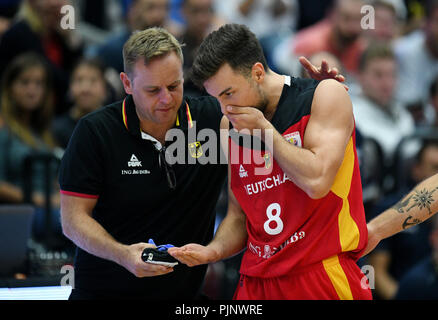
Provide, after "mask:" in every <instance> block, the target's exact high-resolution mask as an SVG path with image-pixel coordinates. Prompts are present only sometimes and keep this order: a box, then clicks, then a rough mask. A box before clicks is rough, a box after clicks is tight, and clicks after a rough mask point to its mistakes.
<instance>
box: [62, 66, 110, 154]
mask: <svg viewBox="0 0 438 320" xmlns="http://www.w3.org/2000/svg"><path fill="white" fill-rule="evenodd" d="M104 73H105V69H104V67H103V65H102V64H101V63H100V61H99V60H96V59H83V60H81V61H80V62H79V63H78V65H77V66H76V67H75V68H74V69H73V73H72V77H71V81H70V95H71V98H72V100H73V107H72V108H71V109H70V110H69V111H68V112H66V113H65V114H63V115H61V116H59V117H57V118H56V119H55V120H54V122H53V135H54V137H55V140H56V142H57V144H58V145H59V146H60V147H61V148H63V149H65V148H66V147H67V144H68V141H69V140H70V137H71V134H72V133H73V130H74V128H75V126H76V123H77V122H78V121H79V119H80V118H82V117H83V116H84V115H86V114H87V113H90V112H92V111H94V110H96V109H98V108H99V107H101V106H103V105H104V104H105V102H106V98H107V97H108V90H107V89H108V88H107V83H106V81H105V76H104Z"/></svg>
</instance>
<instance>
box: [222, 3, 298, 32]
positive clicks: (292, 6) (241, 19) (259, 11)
mask: <svg viewBox="0 0 438 320" xmlns="http://www.w3.org/2000/svg"><path fill="white" fill-rule="evenodd" d="M216 6H217V11H218V13H219V14H220V15H221V16H223V17H226V18H227V19H228V20H230V22H232V23H238V24H244V25H246V26H248V27H249V28H250V29H251V30H252V31H253V32H254V33H255V35H256V36H257V38H259V39H262V38H265V37H267V36H272V35H274V34H277V33H278V32H280V31H281V30H288V31H291V30H294V29H295V25H296V20H297V12H298V11H297V7H296V0H237V1H236V0H221V1H217V3H216Z"/></svg>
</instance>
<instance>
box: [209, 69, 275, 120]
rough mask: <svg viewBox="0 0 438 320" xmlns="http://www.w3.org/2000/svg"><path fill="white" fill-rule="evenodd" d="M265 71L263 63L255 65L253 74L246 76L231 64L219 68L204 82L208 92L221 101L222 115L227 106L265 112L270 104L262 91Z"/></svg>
mask: <svg viewBox="0 0 438 320" xmlns="http://www.w3.org/2000/svg"><path fill="white" fill-rule="evenodd" d="M264 77H265V71H264V68H263V66H262V64H261V63H256V64H254V66H253V68H252V70H251V73H250V74H248V75H244V74H242V73H241V72H239V71H236V70H233V69H232V68H231V67H230V65H229V64H227V63H226V64H224V65H223V66H221V67H220V68H219V70H218V71H217V72H216V74H215V75H214V76H212V77H211V78H209V79H208V80H207V81H205V82H204V87H205V89H206V90H207V92H208V93H209V94H210V95H212V96H213V97H215V98H216V99H218V100H219V103H220V105H221V109H222V113H223V114H225V115H226V114H227V112H226V107H227V106H236V107H255V108H257V109H259V110H260V111H262V112H264V111H265V109H266V106H267V104H268V101H267V98H266V94H265V93H264V91H263V89H262V85H263V81H264Z"/></svg>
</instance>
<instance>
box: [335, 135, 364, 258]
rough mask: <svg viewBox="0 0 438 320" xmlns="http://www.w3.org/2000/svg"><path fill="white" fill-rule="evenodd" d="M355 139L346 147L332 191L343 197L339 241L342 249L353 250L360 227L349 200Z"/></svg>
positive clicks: (339, 221)
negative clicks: (353, 215) (351, 210)
mask: <svg viewBox="0 0 438 320" xmlns="http://www.w3.org/2000/svg"><path fill="white" fill-rule="evenodd" d="M354 160H355V158H354V149H353V139H352V138H350V141H349V142H348V145H347V148H346V149H345V155H344V160H343V161H342V164H341V167H340V168H339V170H338V173H337V174H336V178H335V182H334V183H333V186H332V188H331V191H332V192H333V193H334V194H336V195H337V196H338V197H340V198H341V199H342V209H341V211H340V212H339V214H338V226H339V241H340V243H341V248H342V251H343V252H344V251H352V250H354V249H356V248H357V246H358V245H359V236H360V234H359V228H358V226H357V224H356V222H355V221H354V220H353V218H352V216H351V212H350V204H349V202H348V194H349V193H350V187H351V181H352V179H353V170H354Z"/></svg>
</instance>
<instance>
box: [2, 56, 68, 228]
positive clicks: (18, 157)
mask: <svg viewBox="0 0 438 320" xmlns="http://www.w3.org/2000/svg"><path fill="white" fill-rule="evenodd" d="M52 115H53V89H52V86H51V79H50V75H49V72H48V69H47V66H46V64H45V62H44V60H43V59H42V58H41V57H39V56H38V55H36V54H34V53H25V54H23V55H20V56H18V57H17V58H16V59H14V60H13V61H12V62H11V63H10V64H9V65H8V67H7V68H6V70H5V72H4V74H3V79H2V87H1V116H2V118H3V122H4V123H3V126H2V127H1V128H0V150H2V152H1V154H0V155H1V156H0V201H1V202H4V203H22V202H24V201H27V199H25V193H24V189H25V187H26V185H25V183H24V179H23V178H24V177H23V170H24V162H25V159H26V158H27V157H29V156H33V155H36V154H52V153H54V152H55V150H56V149H55V148H56V145H55V142H54V139H53V137H52V135H51V133H50V124H51V121H52ZM50 168H51V171H52V172H51V173H52V177H53V184H51V189H52V190H53V192H52V194H51V195H50V197H51V200H52V201H51V203H52V206H53V207H55V208H56V207H58V208H59V191H58V190H57V183H56V176H57V171H56V169H57V165H53V166H51V167H50ZM31 178H32V179H31V180H32V190H33V193H32V195H31V199H30V200H31V201H32V202H33V204H34V205H35V206H37V207H38V208H40V210H39V211H38V212H37V214H36V224H40V223H41V225H42V221H43V218H42V217H43V216H44V211H42V210H41V208H42V207H44V206H45V204H46V203H45V193H44V192H45V187H46V184H45V169H44V166H43V164H41V163H35V164H34V166H33V170H32V176H31ZM58 220H59V217H58ZM59 226H60V225H59V221H58V227H59Z"/></svg>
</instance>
